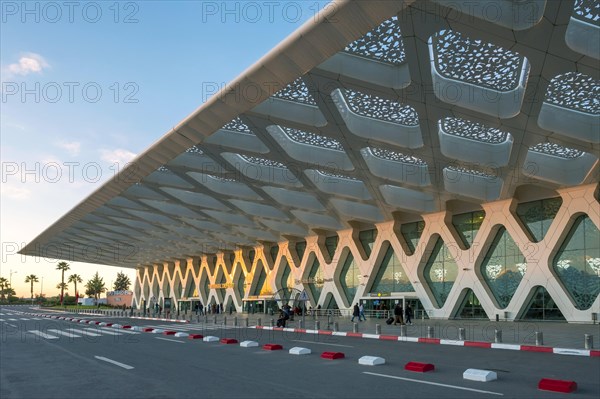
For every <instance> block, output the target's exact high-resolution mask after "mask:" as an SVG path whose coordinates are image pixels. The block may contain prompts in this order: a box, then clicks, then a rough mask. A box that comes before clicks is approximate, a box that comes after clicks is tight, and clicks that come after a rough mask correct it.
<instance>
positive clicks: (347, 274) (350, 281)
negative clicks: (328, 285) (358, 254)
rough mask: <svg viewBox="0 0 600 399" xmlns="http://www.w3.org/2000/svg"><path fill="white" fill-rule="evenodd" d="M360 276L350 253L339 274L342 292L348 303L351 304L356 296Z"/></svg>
mask: <svg viewBox="0 0 600 399" xmlns="http://www.w3.org/2000/svg"><path fill="white" fill-rule="evenodd" d="M361 280H362V275H361V274H360V270H359V269H358V266H357V265H356V262H355V261H354V256H352V253H349V254H348V257H347V258H346V261H345V262H344V266H343V267H342V273H341V283H342V290H343V292H344V295H345V296H346V299H347V300H348V303H351V302H352V300H353V299H354V296H355V295H356V290H357V289H358V285H359V284H360V283H361Z"/></svg>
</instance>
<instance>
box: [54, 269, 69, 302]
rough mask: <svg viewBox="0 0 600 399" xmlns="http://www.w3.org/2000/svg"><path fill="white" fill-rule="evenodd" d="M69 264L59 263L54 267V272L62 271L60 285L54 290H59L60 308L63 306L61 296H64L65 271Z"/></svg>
mask: <svg viewBox="0 0 600 399" xmlns="http://www.w3.org/2000/svg"><path fill="white" fill-rule="evenodd" d="M69 269H70V267H69V264H68V263H67V262H59V263H58V265H56V270H61V271H62V276H61V279H60V284H59V285H57V286H56V288H60V305H61V306H62V304H63V295H64V294H65V289H66V288H65V287H66V284H65V271H67V270H69Z"/></svg>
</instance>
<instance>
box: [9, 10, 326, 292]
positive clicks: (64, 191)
mask: <svg viewBox="0 0 600 399" xmlns="http://www.w3.org/2000/svg"><path fill="white" fill-rule="evenodd" d="M326 3H327V2H323V1H296V2H294V1H289V2H288V1H285V2H277V1H264V2H261V1H257V2H254V1H241V2H237V1H226V2H223V1H137V2H136V1H123V2H116V1H107V2H79V3H77V5H73V6H71V5H70V3H69V2H21V1H14V2H13V1H2V2H1V3H0V4H1V7H2V15H1V18H2V21H1V31H0V68H1V71H2V73H1V81H2V87H1V89H0V94H1V96H2V98H1V102H0V106H1V110H0V133H1V146H0V147H1V158H2V189H1V201H0V212H1V226H0V235H1V241H2V263H1V266H0V275H1V276H3V277H6V278H9V277H10V271H11V270H12V271H13V272H14V271H17V273H16V274H15V273H13V275H12V284H13V287H14V288H15V290H16V291H17V295H19V296H26V297H28V296H29V290H30V289H29V284H25V283H24V279H25V276H26V275H29V274H32V273H33V274H35V275H37V276H38V277H40V281H41V277H43V278H44V286H43V292H44V294H46V295H53V294H55V293H56V292H57V289H56V288H55V286H56V284H57V283H59V282H60V275H59V273H58V272H57V271H55V270H54V268H55V264H56V262H57V261H56V260H53V259H36V258H32V257H22V256H20V255H17V254H16V251H18V250H19V249H20V248H22V247H23V246H24V245H25V244H26V243H27V242H29V241H31V240H33V239H34V238H35V237H36V236H37V235H38V234H40V233H41V232H42V231H43V230H44V229H46V228H47V227H49V226H50V225H51V224H52V223H54V222H55V221H56V220H57V219H59V218H60V217H61V216H62V215H64V214H65V213H66V212H68V211H69V210H70V209H71V208H73V207H74V206H75V205H76V204H77V203H78V202H80V201H81V200H83V199H84V198H86V197H87V196H88V195H89V194H90V193H91V192H92V191H94V190H95V189H97V188H98V187H100V185H101V184H102V183H103V182H104V181H106V179H108V178H110V177H111V176H112V175H113V173H114V172H115V170H117V169H118V167H119V166H122V165H124V164H125V163H126V162H128V161H129V160H131V159H132V158H133V157H134V156H135V155H137V154H139V153H141V152H142V151H143V150H144V149H146V148H147V147H148V146H149V145H150V144H152V143H153V142H155V141H156V140H158V139H159V138H160V137H161V136H162V135H163V134H165V133H166V132H167V131H169V129H171V128H172V127H173V126H175V125H176V124H177V123H178V122H179V121H181V120H182V119H183V118H185V117H186V116H187V115H189V114H190V113H191V112H192V111H194V110H195V109H196V108H197V107H199V106H200V105H201V104H202V103H203V102H204V101H206V99H207V97H208V96H209V95H210V94H211V90H212V88H214V87H215V86H223V85H224V84H226V83H228V82H230V81H231V80H233V79H234V78H235V77H236V76H238V75H239V74H240V73H241V72H243V71H244V70H245V69H246V68H247V67H249V66H250V65H252V64H253V63H254V62H256V61H257V60H258V59H259V58H260V57H262V56H263V55H264V54H266V53H267V52H268V51H269V50H270V49H272V48H273V47H274V46H275V45H277V44H278V43H279V42H281V41H282V40H283V39H284V38H285V37H286V36H288V35H289V34H290V33H292V32H293V31H294V30H296V29H297V28H298V27H299V26H300V25H301V24H302V23H304V22H305V21H306V20H308V19H311V18H313V17H314V15H315V13H316V11H317V10H319V9H320V8H322V7H323V5H324V4H326ZM120 270H121V269H120V268H114V267H105V266H97V265H90V264H83V263H77V262H73V263H71V271H70V272H69V273H77V274H80V275H81V276H82V277H83V279H84V282H85V281H87V280H88V279H89V278H91V276H92V275H93V274H94V273H95V272H96V271H99V272H100V275H101V276H103V277H104V280H105V282H106V283H107V286H108V285H110V284H111V281H112V280H114V279H115V276H116V274H117V272H118V271H120ZM125 271H126V272H127V273H128V274H129V275H130V276H131V280H132V282H133V281H134V276H135V274H134V272H133V271H127V270H125ZM40 290H41V285H40V284H36V286H35V288H34V292H36V293H37V292H40ZM71 294H73V293H71Z"/></svg>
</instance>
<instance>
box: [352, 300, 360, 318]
mask: <svg viewBox="0 0 600 399" xmlns="http://www.w3.org/2000/svg"><path fill="white" fill-rule="evenodd" d="M355 317H358V321H360V309H359V308H358V303H357V304H355V305H354V307H353V308H352V318H351V319H350V322H353V321H354V318H355Z"/></svg>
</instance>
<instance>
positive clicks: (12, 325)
mask: <svg viewBox="0 0 600 399" xmlns="http://www.w3.org/2000/svg"><path fill="white" fill-rule="evenodd" d="M6 324H8V325H9V326H11V327H13V328H17V326H15V325H14V324H10V323H6Z"/></svg>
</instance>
